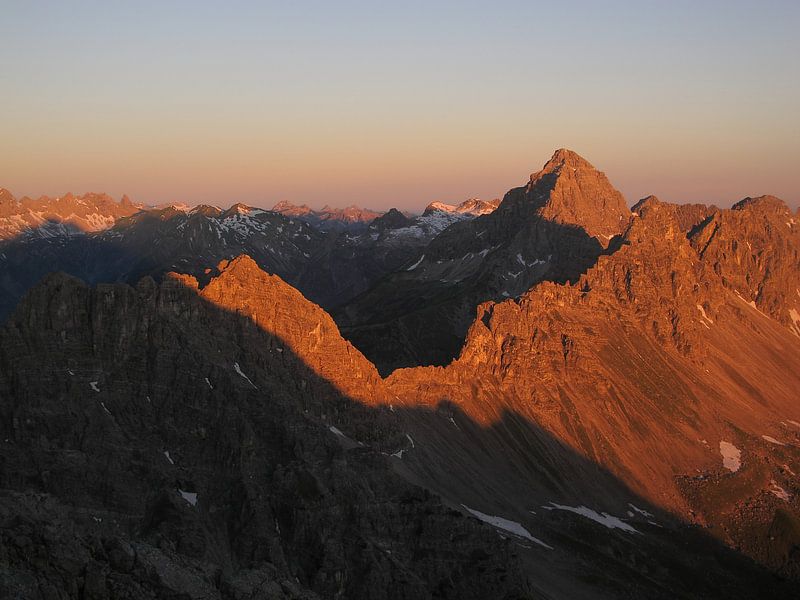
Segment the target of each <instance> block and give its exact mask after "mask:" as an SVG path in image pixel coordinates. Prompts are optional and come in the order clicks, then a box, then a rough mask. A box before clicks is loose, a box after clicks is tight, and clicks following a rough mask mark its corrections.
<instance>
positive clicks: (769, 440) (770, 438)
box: [761, 435, 786, 446]
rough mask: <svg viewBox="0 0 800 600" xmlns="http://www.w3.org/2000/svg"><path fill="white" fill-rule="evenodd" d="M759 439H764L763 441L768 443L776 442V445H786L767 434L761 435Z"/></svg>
mask: <svg viewBox="0 0 800 600" xmlns="http://www.w3.org/2000/svg"><path fill="white" fill-rule="evenodd" d="M761 439H762V440H764V441H765V442H769V443H770V444H776V445H778V446H785V445H786V444H784V443H783V442H779V441H778V440H776V439H775V438H774V437H772V436H769V435H762V436H761Z"/></svg>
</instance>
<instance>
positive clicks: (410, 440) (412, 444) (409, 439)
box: [406, 434, 417, 448]
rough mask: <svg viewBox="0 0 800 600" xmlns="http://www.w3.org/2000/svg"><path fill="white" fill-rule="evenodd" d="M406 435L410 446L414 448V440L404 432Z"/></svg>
mask: <svg viewBox="0 0 800 600" xmlns="http://www.w3.org/2000/svg"><path fill="white" fill-rule="evenodd" d="M406 437H407V438H408V441H409V442H411V447H412V448H416V447H417V446H416V444H414V440H413V439H411V436H410V435H409V434H406Z"/></svg>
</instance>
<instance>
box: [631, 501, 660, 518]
mask: <svg viewBox="0 0 800 600" xmlns="http://www.w3.org/2000/svg"><path fill="white" fill-rule="evenodd" d="M628 506H630V507H631V508H632V509H633V510H635V511H636V512H637V513H639V514H640V515H642V516H643V517H647V518H649V519H652V518H654V517H655V515H654V514H652V513H649V512H647V511H646V510H644V509H641V508H638V507H637V506H635V505H633V504H631V503H630V502H628Z"/></svg>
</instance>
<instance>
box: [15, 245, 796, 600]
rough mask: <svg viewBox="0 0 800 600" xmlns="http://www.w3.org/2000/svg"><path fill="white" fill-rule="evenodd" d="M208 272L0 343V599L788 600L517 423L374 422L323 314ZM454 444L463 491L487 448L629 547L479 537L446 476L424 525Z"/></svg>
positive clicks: (252, 276) (425, 415)
mask: <svg viewBox="0 0 800 600" xmlns="http://www.w3.org/2000/svg"><path fill="white" fill-rule="evenodd" d="M220 270H221V274H220V275H219V276H218V277H216V278H214V279H212V280H211V282H210V283H209V284H208V285H206V286H205V287H204V288H202V289H198V286H197V283H196V281H195V280H194V279H192V278H189V277H182V276H170V277H168V278H166V279H165V280H164V281H163V282H162V283H161V284H160V285H156V284H155V283H154V282H153V281H152V280H150V279H144V280H142V281H141V282H140V283H139V284H138V285H137V287H136V288H132V287H129V286H126V285H121V284H117V285H101V286H98V287H97V288H96V289H91V288H88V287H87V286H85V285H84V284H83V283H81V282H80V281H78V280H76V279H74V278H71V277H68V276H64V275H54V276H51V277H49V278H48V279H47V280H46V281H45V282H43V283H42V284H41V285H40V286H38V287H36V288H35V289H34V290H33V291H32V292H31V293H30V294H29V295H28V297H27V299H26V300H25V301H24V302H23V304H22V305H21V306H20V307H19V308H18V309H17V311H16V313H15V314H14V316H13V317H12V319H11V320H10V321H9V323H8V324H7V325H6V326H5V328H4V329H3V330H2V331H0V415H1V416H2V419H0V423H2V432H0V434H1V435H2V438H3V440H4V442H3V443H2V444H0V486H1V487H2V491H0V520H1V521H2V523H3V527H2V529H1V530H0V536H2V537H0V540H1V543H0V551H1V552H2V554H0V569H1V570H0V586H2V587H0V596H3V597H25V598H58V597H68V598H78V597H82V598H166V597H170V598H172V597H175V598H178V597H184V598H197V599H200V598H226V599H227V598H231V599H233V598H235V599H239V598H303V599H306V598H307V599H311V598H365V599H366V598H392V599H394V598H397V599H409V600H410V599H412V598H476V599H477V598H508V599H511V598H623V597H648V598H674V597H685V598H714V597H718V598H753V597H758V596H759V595H762V594H763V595H766V596H768V597H774V598H780V597H786V598H789V597H792V594H793V593H794V592H795V591H796V589H794V590H793V586H792V585H791V584H790V583H788V582H786V581H782V580H780V579H778V578H776V577H775V576H773V575H771V574H769V573H767V572H766V571H765V570H764V569H762V568H760V567H758V566H757V565H756V564H755V563H753V562H752V561H750V560H749V559H747V558H744V557H742V556H740V555H738V554H737V553H735V552H733V551H730V550H728V549H726V548H725V547H724V546H723V545H722V544H721V543H720V542H718V541H717V540H715V539H713V538H711V537H709V536H707V535H706V534H705V533H704V532H703V531H702V530H700V529H697V528H695V527H687V526H686V524H685V523H682V522H681V521H680V520H679V519H676V518H675V517H674V516H672V515H671V514H670V512H668V511H664V510H660V509H659V508H658V507H657V506H654V505H653V504H652V503H650V502H648V501H647V500H645V499H643V498H640V497H639V496H638V495H636V494H635V493H633V492H631V491H630V490H629V489H628V488H627V486H626V485H625V484H623V483H622V482H621V481H619V480H618V479H616V478H615V477H614V476H613V475H612V474H611V473H609V472H608V471H606V470H605V469H603V468H602V467H600V466H598V465H597V464H595V463H593V462H592V461H589V460H587V459H586V458H584V457H583V456H580V455H578V454H576V453H575V452H574V451H572V450H570V449H569V448H568V447H567V446H566V445H564V444H563V443H561V442H560V441H559V440H557V439H555V438H554V437H552V436H551V435H549V434H548V432H547V431H546V430H544V429H542V428H541V427H539V426H538V425H537V424H536V423H535V422H533V421H531V420H530V419H528V418H527V417H525V416H524V415H521V414H519V413H515V412H513V411H505V412H504V413H503V414H502V415H501V418H500V419H499V420H497V421H495V422H494V423H491V422H488V421H487V422H484V420H482V419H476V418H474V417H472V416H470V414H469V413H468V412H467V411H465V410H463V409H462V408H461V407H459V406H454V405H451V404H448V403H446V402H439V403H436V404H434V405H431V406H425V405H418V406H415V405H413V403H411V402H410V400H411V396H408V397H404V400H405V402H403V403H402V404H398V405H397V406H395V405H393V404H392V400H393V399H394V398H395V396H394V393H395V390H400V388H401V387H402V383H403V382H400V383H398V384H395V387H387V385H386V384H385V382H384V381H383V380H381V379H380V378H379V377H378V376H377V373H376V371H375V369H374V367H373V366H372V365H371V364H370V363H369V362H367V361H366V360H365V359H364V358H363V356H361V354H360V353H358V352H357V351H356V350H355V349H354V348H353V347H352V346H350V345H349V344H348V343H347V342H345V341H344V340H343V339H342V338H341V337H340V336H339V335H338V331H337V330H336V327H335V325H333V322H332V320H331V319H330V318H329V317H328V316H327V315H326V314H325V313H324V312H323V311H322V310H321V309H319V308H318V307H316V306H314V305H312V304H310V303H308V302H307V301H305V300H304V299H303V298H302V296H301V295H300V294H299V293H298V292H296V291H295V290H293V289H291V288H290V287H289V286H288V285H286V284H284V283H283V282H282V281H281V280H280V279H279V278H277V277H274V276H269V275H267V274H265V273H263V272H261V271H260V270H259V269H258V268H257V266H256V265H255V263H253V262H252V261H250V260H249V259H247V258H245V257H243V258H240V259H237V260H235V261H233V262H232V263H230V264H225V263H224V264H222V265H220ZM467 358H468V357H465V360H467ZM397 400H400V399H399V398H397ZM464 408H467V407H466V406H465V407H464ZM466 441H468V442H469V445H468V446H469V448H471V450H470V452H471V453H472V454H473V455H474V456H475V457H477V458H475V460H474V465H477V466H476V467H475V468H476V469H478V470H476V471H474V473H476V474H482V473H483V472H482V471H480V469H479V466H480V464H479V458H480V457H481V456H485V457H491V456H494V455H495V452H496V448H497V447H498V445H499V446H500V448H503V447H505V448H506V449H510V448H513V447H514V446H515V445H519V444H522V445H525V448H524V450H523V452H522V455H523V456H524V459H523V460H524V462H527V463H530V465H531V466H533V467H535V466H536V465H541V467H542V469H543V471H542V474H543V477H541V481H540V483H539V484H538V486H539V487H538V488H531V493H532V494H533V495H534V496H536V497H537V499H538V495H540V494H543V493H545V492H546V493H547V494H549V495H550V496H549V497H550V498H558V499H559V500H561V499H564V502H566V499H567V496H565V494H567V493H568V491H569V490H572V491H573V492H574V493H575V494H581V493H589V492H590V491H591V490H597V489H603V490H605V492H604V494H605V500H602V499H599V498H587V497H584V498H583V499H582V500H583V501H584V502H586V503H591V502H593V501H594V500H597V501H598V502H601V504H602V503H604V502H610V501H611V499H613V498H626V499H628V501H630V502H631V503H632V505H635V507H636V509H637V512H636V514H634V515H633V517H631V518H630V519H627V527H628V529H635V532H631V531H628V530H627V529H625V528H624V527H623V528H621V529H619V528H612V529H608V528H606V527H603V526H599V525H597V524H596V523H592V522H590V521H586V520H584V519H583V517H580V516H577V515H575V514H572V513H569V512H564V511H561V512H559V511H555V512H554V513H553V518H552V519H551V518H550V517H549V516H548V518H547V519H544V518H542V517H541V515H540V516H537V517H536V519H535V520H534V517H533V516H531V515H529V518H528V519H527V520H525V521H524V526H522V525H519V524H518V523H514V522H513V521H516V520H517V519H516V518H514V519H513V520H506V521H502V520H501V521H498V519H497V518H496V517H494V518H493V522H494V524H495V526H497V524H498V522H499V523H500V526H499V527H495V528H493V527H490V526H488V525H485V524H482V523H481V522H480V521H479V520H478V519H476V518H475V516H476V515H477V516H480V515H483V518H484V519H486V518H490V517H491V516H492V515H496V514H498V512H497V511H496V509H497V508H498V504H497V501H496V499H494V500H493V499H491V498H490V497H488V496H482V492H478V493H476V492H474V491H473V492H470V486H469V485H465V481H464V478H465V477H468V476H469V472H467V471H464V472H462V473H453V474H451V475H449V476H448V475H446V474H443V475H442V478H441V481H440V484H441V485H446V486H448V487H449V493H448V494H445V495H446V496H450V497H451V499H450V500H447V501H446V502H444V503H443V501H442V500H441V499H440V497H439V496H438V495H437V494H433V493H431V491H428V490H427V489H426V488H428V489H430V488H431V487H432V484H431V483H429V480H430V481H435V479H436V478H435V477H434V478H433V479H431V475H435V474H436V473H439V472H440V471H441V469H442V468H446V467H447V462H446V461H444V462H442V457H443V456H446V455H447V452H448V445H451V450H456V451H458V450H460V448H461V445H462V444H464V443H466ZM503 453H505V454H506V455H507V456H509V457H512V456H516V453H512V454H509V453H508V450H505V451H503V450H501V452H500V454H501V455H502V454H503ZM458 454H459V455H460V454H461V453H460V452H458ZM470 460H471V459H470ZM513 460H514V461H516V460H518V459H517V458H513ZM514 466H516V465H514ZM535 470H536V469H534V472H535ZM501 471H502V469H501ZM584 480H585V481H584ZM414 481H416V482H418V483H423V484H425V487H420V486H419V485H415V484H414V483H412V482H414ZM459 481H460V482H461V483H459ZM476 483H478V484H480V483H481V482H476ZM509 483H510V482H509ZM475 489H478V490H480V489H482V486H481V485H478V486H476V488H475ZM456 497H457V499H458V500H459V501H458V502H456V501H454V500H453V498H456ZM570 500H571V504H570V505H571V506H577V501H578V498H577V497H572V498H570ZM467 507H469V509H472V510H471V511H470V510H469V509H468V508H467ZM490 510H491V511H495V512H491V513H490V512H489V511H490ZM507 510H509V511H510V510H512V508H511V507H507ZM534 512H538V513H545V514H548V515H549V513H548V511H544V510H542V509H541V508H538V507H537V510H536V511H534ZM556 512H558V514H555V513H556ZM505 514H506V515H507V514H510V513H505ZM648 515H649V516H648ZM490 520H491V519H490ZM537 523H539V524H538V525H536V524H537ZM515 525H516V526H515ZM534 525H536V526H535V527H534Z"/></svg>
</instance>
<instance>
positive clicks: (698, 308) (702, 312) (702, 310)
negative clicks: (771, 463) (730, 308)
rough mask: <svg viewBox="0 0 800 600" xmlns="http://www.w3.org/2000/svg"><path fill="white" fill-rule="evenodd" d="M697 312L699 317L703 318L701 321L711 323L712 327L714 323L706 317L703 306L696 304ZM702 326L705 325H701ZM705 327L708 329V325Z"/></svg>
mask: <svg viewBox="0 0 800 600" xmlns="http://www.w3.org/2000/svg"><path fill="white" fill-rule="evenodd" d="M697 310H699V311H700V315H701V316H702V317H703V320H704V321H708V322H709V323H711V324H712V325H713V324H714V321H712V320H711V319H710V318H709V317H708V315H707V314H706V311H705V309H704V308H703V305H702V304H698V305H697ZM703 325H705V323H703ZM706 327H708V325H706Z"/></svg>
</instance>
